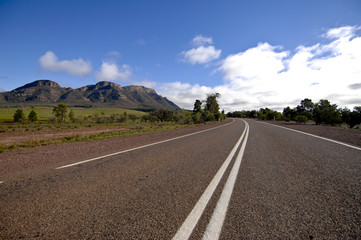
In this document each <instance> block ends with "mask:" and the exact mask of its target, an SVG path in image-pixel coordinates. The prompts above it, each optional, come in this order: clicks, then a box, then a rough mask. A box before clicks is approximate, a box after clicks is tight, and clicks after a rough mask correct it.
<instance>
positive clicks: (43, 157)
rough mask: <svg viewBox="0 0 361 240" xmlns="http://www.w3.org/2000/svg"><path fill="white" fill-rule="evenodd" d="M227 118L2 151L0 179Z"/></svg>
mask: <svg viewBox="0 0 361 240" xmlns="http://www.w3.org/2000/svg"><path fill="white" fill-rule="evenodd" d="M230 121H232V120H231V119H228V120H225V121H223V122H221V123H216V124H207V125H202V126H196V127H190V128H181V129H177V130H170V131H161V132H155V133H146V134H140V135H133V136H124V137H115V138H108V139H102V140H94V141H89V142H75V143H63V144H53V145H48V146H40V147H33V148H23V149H16V150H12V151H5V152H3V153H0V165H1V168H0V181H3V180H6V178H7V177H9V176H13V175H14V174H22V173H27V172H32V171H33V170H41V169H42V168H45V169H49V168H54V167H59V166H62V165H66V164H69V163H72V162H74V161H75V160H77V161H81V160H86V159H90V158H94V157H98V156H101V155H106V154H110V153H114V152H118V151H122V150H125V149H129V148H134V147H138V146H142V145H145V144H149V143H153V142H157V141H162V140H165V139H169V138H174V137H178V136H182V135H185V134H189V133H193V132H197V131H201V130H204V129H208V128H212V127H215V126H218V125H222V124H227V123H229V122H230Z"/></svg>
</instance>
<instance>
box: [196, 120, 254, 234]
mask: <svg viewBox="0 0 361 240" xmlns="http://www.w3.org/2000/svg"><path fill="white" fill-rule="evenodd" d="M248 134H249V127H248V124H247V132H246V136H245V138H244V141H243V144H242V146H241V149H240V150H239V153H238V156H237V158H236V161H235V163H234V164H233V167H232V170H231V173H230V174H229V176H228V179H227V182H226V185H225V186H224V188H223V191H222V194H221V196H220V198H219V200H218V202H217V206H216V208H215V210H214V212H213V215H212V218H211V220H210V222H209V224H208V226H207V229H206V231H205V232H204V234H203V238H202V239H203V240H211V239H212V240H213V239H214V240H217V239H218V238H219V236H220V235H221V231H222V226H223V223H224V219H225V218H226V214H227V210H228V205H229V202H230V200H231V196H232V192H233V189H234V185H235V183H236V180H237V175H238V172H239V167H240V166H241V162H242V158H243V154H244V150H245V148H246V145H247V140H248Z"/></svg>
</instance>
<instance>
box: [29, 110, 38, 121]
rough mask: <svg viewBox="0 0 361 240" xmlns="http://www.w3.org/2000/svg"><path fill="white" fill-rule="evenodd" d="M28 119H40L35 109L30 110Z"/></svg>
mask: <svg viewBox="0 0 361 240" xmlns="http://www.w3.org/2000/svg"><path fill="white" fill-rule="evenodd" d="M28 119H29V121H30V122H35V121H38V115H37V114H36V112H35V111H34V109H33V110H31V111H30V113H29V115H28Z"/></svg>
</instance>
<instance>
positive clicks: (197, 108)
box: [193, 99, 202, 113]
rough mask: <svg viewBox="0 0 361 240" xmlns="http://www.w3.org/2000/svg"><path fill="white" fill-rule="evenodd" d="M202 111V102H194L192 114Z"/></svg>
mask: <svg viewBox="0 0 361 240" xmlns="http://www.w3.org/2000/svg"><path fill="white" fill-rule="evenodd" d="M201 111H202V102H201V101H200V100H198V99H197V100H196V102H195V103H194V108H193V112H194V113H198V112H201Z"/></svg>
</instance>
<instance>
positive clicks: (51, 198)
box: [0, 119, 361, 239]
mask: <svg viewBox="0 0 361 240" xmlns="http://www.w3.org/2000/svg"><path fill="white" fill-rule="evenodd" d="M246 121H247V123H246V122H243V121H241V120H239V119H237V120H235V121H233V122H230V123H229V124H224V125H222V126H217V127H216V128H213V129H209V130H207V131H202V132H199V133H197V134H192V135H187V136H184V137H179V136H177V138H176V139H173V140H169V138H164V139H159V141H157V142H156V143H155V144H154V143H147V144H145V146H144V145H143V146H144V147H142V146H139V144H138V145H137V144H134V146H127V148H126V149H119V151H114V152H115V153H116V154H113V155H109V152H107V153H105V154H104V155H108V156H106V157H101V158H94V157H95V156H92V157H91V158H89V159H84V158H82V159H77V157H74V159H72V160H71V161H69V159H68V160H66V161H65V162H66V163H62V162H57V163H56V164H55V165H54V164H52V165H46V166H45V167H44V166H38V168H39V169H37V168H36V167H34V168H31V169H30V170H28V171H22V172H20V173H19V172H18V173H16V172H15V173H13V174H7V175H6V179H3V178H1V177H2V176H0V181H4V182H3V183H1V184H0V239H172V238H174V239H186V238H187V237H188V235H187V234H189V239H201V238H202V237H203V238H204V239H214V237H217V236H218V234H219V238H220V239H361V150H360V149H357V148H350V147H347V146H344V145H341V144H338V143H335V142H330V141H327V140H324V139H319V138H315V137H313V136H309V135H304V134H301V133H297V132H293V131H290V130H287V129H283V128H279V127H276V126H272V125H269V124H264V123H260V122H256V121H251V120H246ZM248 126H249V127H248ZM167 139H168V140H167ZM112 141H116V140H112ZM107 143H109V141H108V142H107ZM41 149H42V148H38V149H37V151H41ZM127 149H128V150H129V149H131V150H130V151H127ZM39 154H40V153H39ZM68 155H71V153H68ZM101 155H102V154H101V152H100V151H99V156H101ZM74 156H77V155H76V154H75V153H74ZM0 157H1V155H0ZM49 157H51V156H49ZM84 160H88V161H86V162H82V161H84ZM72 163H76V165H69V164H72ZM215 209H216V210H215ZM178 237H179V238H178ZM207 237H209V238H207Z"/></svg>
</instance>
